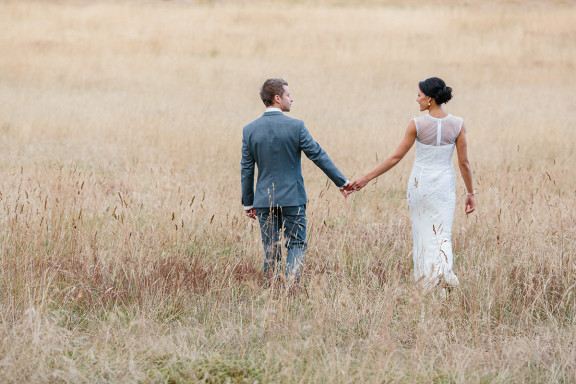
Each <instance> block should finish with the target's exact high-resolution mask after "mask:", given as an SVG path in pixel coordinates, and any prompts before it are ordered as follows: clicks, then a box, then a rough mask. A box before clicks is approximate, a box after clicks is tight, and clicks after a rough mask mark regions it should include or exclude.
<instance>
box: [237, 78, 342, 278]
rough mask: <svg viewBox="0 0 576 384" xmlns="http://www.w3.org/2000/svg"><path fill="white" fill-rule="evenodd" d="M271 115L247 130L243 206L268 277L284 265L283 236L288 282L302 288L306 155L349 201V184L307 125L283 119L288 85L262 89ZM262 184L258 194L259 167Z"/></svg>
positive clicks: (270, 83) (276, 82)
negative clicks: (256, 230)
mask: <svg viewBox="0 0 576 384" xmlns="http://www.w3.org/2000/svg"><path fill="white" fill-rule="evenodd" d="M260 98H261V99H262V101H263V102H264V105H265V106H266V112H264V115H262V116H261V117H260V118H258V119H257V120H255V121H253V122H251V123H250V124H248V125H247V126H245V127H244V130H243V136H242V161H241V166H242V170H241V181H242V204H243V205H244V212H245V214H246V215H247V216H248V217H250V218H252V219H256V218H258V220H259V222H260V232H261V235H262V244H263V245H264V253H265V260H264V273H266V274H267V275H268V276H270V275H273V274H274V272H275V269H276V264H277V263H279V262H280V260H281V245H280V243H279V235H280V233H281V232H282V230H284V237H285V239H286V248H287V249H288V256H287V258H286V266H287V267H286V278H287V280H288V282H289V283H293V282H297V281H298V280H299V277H300V270H301V269H302V266H303V263H304V253H305V252H306V203H307V198H306V190H305V189H304V180H303V178H302V166H301V161H300V158H301V153H302V152H304V154H305V155H306V156H307V157H308V158H309V159H310V160H312V161H313V162H314V163H315V164H316V166H318V168H320V169H321V170H322V171H323V172H324V173H325V174H326V175H327V176H328V177H329V178H330V180H332V182H334V184H336V186H338V187H339V188H340V191H341V193H342V194H343V195H344V197H346V196H347V195H348V194H347V189H348V188H347V186H348V184H349V183H348V180H347V179H346V177H345V176H344V175H343V174H342V172H340V171H339V170H338V168H337V167H336V165H334V163H333V162H332V160H330V157H328V155H327V154H326V152H325V151H324V150H323V149H322V148H321V147H320V145H318V143H317V142H316V141H314V139H313V138H312V136H311V135H310V133H309V132H308V129H306V127H305V126H304V122H303V121H301V120H296V119H293V118H291V117H288V116H286V115H284V113H283V112H290V107H291V105H292V101H293V100H292V97H291V95H290V89H289V88H288V83H287V82H286V81H285V80H283V79H268V80H266V81H265V82H264V84H263V85H262V87H261V88H260ZM255 164H256V166H257V167H258V180H257V182H256V191H254V165H255Z"/></svg>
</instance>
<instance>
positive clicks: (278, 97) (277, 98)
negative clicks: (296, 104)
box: [274, 95, 282, 104]
mask: <svg viewBox="0 0 576 384" xmlns="http://www.w3.org/2000/svg"><path fill="white" fill-rule="evenodd" d="M274 100H275V101H276V102H277V103H278V104H280V101H282V98H281V97H280V95H274Z"/></svg>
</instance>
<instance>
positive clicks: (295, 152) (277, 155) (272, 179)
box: [241, 111, 346, 208]
mask: <svg viewBox="0 0 576 384" xmlns="http://www.w3.org/2000/svg"><path fill="white" fill-rule="evenodd" d="M302 152H304V153H305V154H306V156H307V157H308V158H309V159H310V160H312V161H313V162H314V163H315V164H316V165H317V166H318V167H319V168H320V169H321V170H322V171H324V173H325V174H326V176H328V177H329V178H330V180H332V181H333V182H334V184H336V186H338V187H341V186H342V185H344V184H345V183H346V177H345V176H344V175H343V174H342V172H340V171H339V170H338V168H337V167H336V165H335V164H334V163H333V162H332V160H330V157H328V154H326V152H325V151H324V150H323V149H322V148H321V147H320V145H318V143H317V142H316V141H314V139H313V138H312V136H311V135H310V132H308V129H306V126H305V125H304V122H303V121H301V120H296V119H293V118H291V117H288V116H285V115H284V114H283V113H282V112H277V111H270V112H266V113H264V115H262V116H261V117H260V118H259V119H257V120H255V121H253V122H252V123H250V124H248V125H247V126H245V127H244V130H243V135H242V161H241V166H242V170H241V179H242V204H243V205H244V206H254V207H256V208H269V207H277V206H280V207H289V206H297V205H303V204H306V203H307V198H306V190H305V189H304V179H303V178H302V164H301V153H302ZM254 165H256V166H257V167H258V180H257V182H256V191H254Z"/></svg>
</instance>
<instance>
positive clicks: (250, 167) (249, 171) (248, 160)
mask: <svg viewBox="0 0 576 384" xmlns="http://www.w3.org/2000/svg"><path fill="white" fill-rule="evenodd" d="M254 164H255V162H254V156H253V155H252V152H250V149H249V148H248V143H246V138H245V137H243V138H242V160H241V161H240V166H241V170H240V179H241V180H240V181H241V184H242V204H243V205H244V206H251V205H253V204H254Z"/></svg>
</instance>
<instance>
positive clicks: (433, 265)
mask: <svg viewBox="0 0 576 384" xmlns="http://www.w3.org/2000/svg"><path fill="white" fill-rule="evenodd" d="M451 98H452V88H450V87H447V86H446V83H445V82H444V81H443V80H442V79H439V78H437V77H431V78H429V79H426V80H424V81H421V82H420V83H419V89H418V97H417V98H416V101H417V102H418V104H419V105H420V111H426V110H427V111H428V114H427V115H424V116H421V117H417V118H415V119H413V120H412V121H410V124H408V128H407V129H406V134H405V136H404V138H403V139H402V141H401V142H400V145H398V148H396V150H395V151H394V153H392V154H391V155H390V156H388V157H387V158H386V159H385V160H384V161H383V162H382V163H381V164H380V165H378V166H377V167H376V168H374V169H373V170H372V171H371V172H369V173H367V174H366V175H364V176H362V177H360V178H358V179H356V180H354V181H353V182H352V184H351V185H350V189H351V190H359V189H361V188H363V187H365V186H366V184H368V182H369V181H370V180H372V179H374V178H376V177H378V176H380V175H382V174H383V173H385V172H387V171H388V170H389V169H391V168H392V167H394V166H395V165H396V164H397V163H398V162H399V161H400V160H402V158H403V157H404V155H406V153H407V152H408V151H409V150H410V148H412V145H413V144H414V143H416V158H415V161H414V166H413V168H412V173H411V174H410V179H409V181H408V191H407V199H408V207H409V209H410V220H411V221H412V238H413V245H414V248H413V252H412V256H413V258H414V279H415V280H416V282H417V283H419V284H421V285H422V286H423V287H424V289H425V290H429V289H430V288H432V287H434V286H437V285H442V286H447V287H451V286H456V285H458V284H459V281H458V277H456V275H455V274H454V272H453V271H452V263H453V257H452V241H451V228H452V220H453V217H454V208H455V206H456V188H455V177H454V169H453V167H452V153H453V151H454V147H456V151H457V153H458V165H459V167H460V173H461V175H462V178H463V179H464V184H465V185H466V200H465V202H464V209H465V212H466V214H467V215H468V214H469V213H472V212H473V211H474V209H475V208H476V200H475V197H474V195H475V193H476V192H475V191H474V188H473V183H472V170H471V168H470V163H469V162H468V155H467V149H466V127H465V126H464V121H463V120H462V118H460V117H456V116H453V115H450V114H448V113H446V112H444V110H443V109H442V104H444V103H447V102H448V101H449V100H450V99H451Z"/></svg>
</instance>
